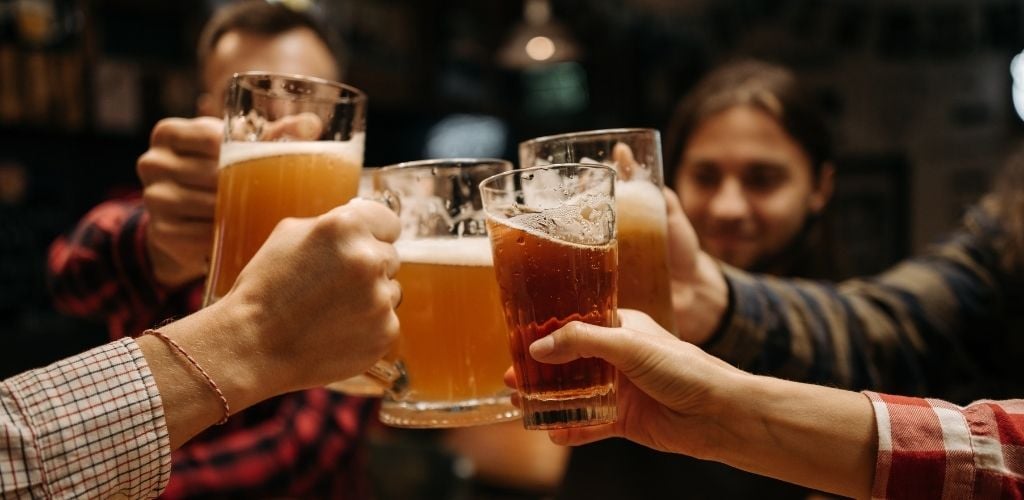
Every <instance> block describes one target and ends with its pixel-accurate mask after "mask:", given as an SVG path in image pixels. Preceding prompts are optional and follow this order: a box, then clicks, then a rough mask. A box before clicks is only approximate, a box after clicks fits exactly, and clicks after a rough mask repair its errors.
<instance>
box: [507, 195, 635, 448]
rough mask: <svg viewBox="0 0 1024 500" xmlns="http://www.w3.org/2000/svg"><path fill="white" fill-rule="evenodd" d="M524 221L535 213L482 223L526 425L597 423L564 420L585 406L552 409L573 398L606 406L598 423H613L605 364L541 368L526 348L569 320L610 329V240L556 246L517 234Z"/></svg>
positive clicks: (610, 377)
mask: <svg viewBox="0 0 1024 500" xmlns="http://www.w3.org/2000/svg"><path fill="white" fill-rule="evenodd" d="M531 217H536V215H535V214H529V215H522V216H518V217H513V218H511V219H508V220H506V221H504V222H499V221H496V220H495V219H493V218H488V220H487V225H488V230H489V231H490V233H491V245H492V248H493V252H494V262H495V268H494V271H495V275H496V276H497V279H498V286H499V287H500V289H501V293H502V297H503V299H504V313H505V318H506V321H507V323H508V329H509V333H508V335H509V344H510V348H511V351H512V362H513V364H514V366H515V369H516V375H517V382H518V384H519V388H518V389H519V392H520V397H521V399H522V408H523V418H524V420H525V423H526V426H527V428H547V427H563V426H566V425H579V424H578V423H576V422H575V421H576V420H588V422H586V424H594V423H601V420H602V419H601V416H600V415H596V416H594V415H590V416H587V417H584V418H582V419H581V418H574V416H573V415H569V413H573V412H580V411H586V410H587V409H588V405H582V406H578V407H574V408H570V407H566V408H564V409H559V402H560V401H566V400H580V399H593V400H600V401H604V402H605V403H606V404H607V402H610V404H611V407H612V413H611V415H610V418H607V419H604V421H606V422H607V421H614V418H615V416H614V404H615V403H614V401H615V399H614V396H615V395H614V381H615V369H614V368H613V367H612V366H611V365H610V364H608V363H607V362H606V361H604V360H601V359H598V358H586V359H578V360H575V361H572V362H569V363H566V364H560V365H558V364H544V363H540V362H537V361H535V360H534V359H533V358H532V357H531V356H530V353H529V348H530V344H531V343H533V342H534V341H535V340H537V339H539V338H541V337H544V336H545V335H548V334H550V333H552V332H554V331H555V330H557V329H559V328H561V327H562V326H564V325H566V324H568V323H569V322H571V321H582V322H585V323H591V324H594V325H600V326H615V325H616V323H617V320H616V314H615V310H616V288H617V274H618V273H617V270H616V259H617V246H616V242H615V241H614V240H612V241H611V242H610V243H609V244H604V245H599V246H589V245H583V244H573V243H567V242H563V241H556V240H554V239H551V238H549V237H547V236H544V235H541V234H540V233H538V232H534V231H530V230H527V229H525V228H526V227H530V226H531V221H528V220H525V221H524V220H523V219H529V218H531ZM517 222H525V224H519V223H517ZM598 406H599V405H598ZM595 417H596V418H595Z"/></svg>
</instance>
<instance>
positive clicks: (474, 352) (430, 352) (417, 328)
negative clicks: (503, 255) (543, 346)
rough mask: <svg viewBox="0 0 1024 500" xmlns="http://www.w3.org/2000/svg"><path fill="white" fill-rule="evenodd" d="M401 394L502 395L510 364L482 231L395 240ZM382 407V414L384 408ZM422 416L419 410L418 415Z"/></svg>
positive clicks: (428, 400)
mask: <svg viewBox="0 0 1024 500" xmlns="http://www.w3.org/2000/svg"><path fill="white" fill-rule="evenodd" d="M395 247H396V249H397V250H398V255H399V258H400V259H401V261H402V266H401V268H400V269H399V271H398V275H397V276H396V278H397V279H398V282H399V283H401V285H402V304H401V306H400V307H399V308H398V310H397V312H398V319H399V321H400V322H401V325H402V335H401V341H400V347H399V358H400V359H401V360H402V362H403V363H404V364H405V369H406V371H407V372H408V374H409V387H408V389H407V390H406V393H405V394H403V398H405V399H413V400H416V401H418V402H419V404H420V406H430V405H432V404H433V405H437V406H444V405H445V404H447V403H449V402H455V401H476V402H478V403H479V402H486V400H488V399H490V398H495V396H498V395H501V396H502V403H503V404H504V403H505V402H507V395H508V392H509V391H508V389H507V388H506V387H505V384H504V383H503V376H504V373H505V370H507V369H508V367H509V366H510V365H511V364H512V360H511V358H510V357H509V353H508V345H507V344H506V342H505V321H504V319H503V318H502V316H501V301H500V299H499V297H498V285H497V283H496V282H495V281H494V269H493V268H492V265H491V248H490V242H489V241H488V239H487V236H485V235H484V236H478V237H463V238H424V239H411V240H399V241H398V242H397V244H396V245H395ZM388 414H389V410H388V409H387V408H385V410H384V412H383V413H382V415H385V416H386V415H388ZM419 416H420V417H422V415H419Z"/></svg>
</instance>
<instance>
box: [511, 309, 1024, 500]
mask: <svg viewBox="0 0 1024 500" xmlns="http://www.w3.org/2000/svg"><path fill="white" fill-rule="evenodd" d="M619 313H620V320H621V325H622V326H621V328H605V327H600V326H596V325H590V324H586V323H581V322H574V323H570V324H569V325H567V326H566V327H563V328H562V329H560V330H558V331H556V332H554V333H552V334H551V335H549V336H547V337H544V338H542V339H539V340H537V341H535V342H534V343H533V344H532V345H531V346H530V355H531V356H533V358H534V359H536V360H538V361H540V362H543V363H567V362H570V361H573V360H576V359H580V358H592V357H599V358H602V359H605V360H607V361H608V362H610V363H611V364H613V365H615V367H616V368H617V369H618V370H619V372H620V374H621V375H622V377H620V380H619V392H618V397H617V404H618V414H619V419H618V420H617V421H616V422H615V423H612V424H604V425H596V426H590V427H576V428H568V429H558V430H553V431H549V436H550V437H551V440H552V441H553V442H555V443H559V444H563V445H570V446H575V445H580V444H585V443H590V442H593V441H595V440H600V439H605V438H608V437H616V436H617V437H624V438H626V439H629V440H631V441H634V442H636V443H640V444H642V445H644V446H648V447H651V448H653V449H657V450H661V451H664V452H674V453H685V454H688V455H692V456H694V457H698V458H702V459H706V460H714V461H718V462H723V463H726V464H730V465H732V466H735V467H738V468H741V469H745V470H748V471H751V472H755V473H759V474H765V475H769V476H772V477H775V478H778V479H781V480H784V481H792V482H795V483H799V484H803V485H805V486H808V487H812V488H817V489H820V490H823V491H828V492H831V493H835V494H839V495H843V496H847V497H853V498H869V497H870V498H893V499H900V498H1021V497H1022V496H1024V461H1022V460H1020V458H1021V457H1020V450H1021V449H1024V399H1016V400H1006V401H991V400H986V401H978V402H975V403H973V404H971V405H969V406H967V407H958V406H956V405H953V404H950V403H946V402H943V401H939V400H936V399H923V398H914V397H906V396H892V395H886V394H880V393H876V392H868V391H865V392H864V393H863V394H857V393H855V392H850V391H846V390H841V389H834V388H829V387H821V386H816V385H810V384H803V383H797V382H790V381H786V380H782V379H777V378H770V377H764V376H757V375H753V374H750V373H746V372H743V371H741V370H739V369H737V368H734V367H733V366H731V365H729V364H728V363H725V362H723V361H721V360H719V359H717V358H715V357H713V356H710V355H708V354H707V353H705V352H704V351H701V350H700V349H698V348H696V347H695V346H693V345H692V344H689V343H686V342H683V341H680V340H679V339H677V338H676V337H675V336H673V335H672V334H670V333H669V332H667V331H665V330H664V329H662V328H661V327H660V326H659V325H658V324H657V323H656V322H655V321H654V320H652V319H651V318H650V317H648V316H646V315H645V314H643V313H640V312H639V311H631V310H620V311H619ZM509 377H514V373H510V374H509ZM507 382H508V383H509V384H510V385H512V384H513V383H514V381H512V380H508V381H507ZM594 479H595V480H597V479H598V478H594ZM671 484H672V488H673V489H674V491H675V492H676V494H678V495H682V496H686V497H688V496H689V495H688V494H689V492H690V491H691V490H692V489H693V488H694V487H695V486H696V485H694V484H693V481H685V480H676V481H673V482H672V483H671ZM756 497H757V498H760V496H756ZM637 498H639V497H637Z"/></svg>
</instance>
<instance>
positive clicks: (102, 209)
mask: <svg viewBox="0 0 1024 500" xmlns="http://www.w3.org/2000/svg"><path fill="white" fill-rule="evenodd" d="M147 220H148V218H147V214H146V212H145V210H144V209H143V205H142V202H141V200H140V199H138V198H132V199H125V200H115V201H108V202H106V203H103V204H101V205H99V206H98V207H96V208H95V209H93V210H92V211H91V212H90V213H89V214H87V215H86V216H85V217H84V218H83V220H82V221H81V222H80V223H79V225H78V227H76V228H75V230H74V231H73V232H71V233H70V234H69V235H67V236H65V237H62V238H59V239H58V240H56V241H55V242H54V243H53V245H52V246H51V247H50V256H49V272H50V277H49V278H50V286H51V289H52V290H53V292H54V298H55V301H56V304H57V307H58V308H59V309H61V310H62V311H64V312H66V313H68V314H71V315H75V316H80V317H87V318H94V319H103V320H106V321H107V324H108V326H109V330H110V334H111V337H112V338H114V339H118V338H122V337H125V336H130V335H135V334H138V333H140V332H141V331H142V330H144V329H146V328H149V327H151V326H153V325H155V324H157V323H159V322H160V321H162V320H164V319H166V318H171V317H181V316H184V315H187V314H188V313H190V312H193V311H195V310H197V309H198V308H199V306H200V304H201V300H202V296H201V294H202V284H201V283H198V282H197V283H193V284H190V285H188V286H185V287H183V288H182V289H180V290H167V289H164V288H162V287H161V286H159V285H158V284H157V282H156V280H155V278H154V277H153V273H152V267H151V266H150V264H149V261H148V255H147V251H146V248H145V240H144V237H145V233H146V224H147ZM374 410H375V407H374V404H373V403H372V401H370V400H367V399H362V398H353V397H347V396H344V395H341V394H337V393H334V392H331V391H328V390H326V389H311V390H307V391H302V392H297V393H292V394H287V395H285V396H281V397H278V398H274V399H271V400H269V401H265V402H263V403H261V404H258V405H256V406H253V407H252V408H249V409H247V410H245V411H243V412H241V413H239V414H236V415H234V416H232V417H231V419H230V420H228V422H227V423H226V424H224V425H221V426H215V427H211V428H210V429H208V430H207V431H205V432H203V433H201V434H200V435H198V436H197V437H195V438H193V439H192V440H191V441H189V442H188V443H186V444H185V445H184V446H183V447H182V448H180V449H179V450H177V451H175V452H174V454H173V464H174V473H173V475H172V476H171V480H170V484H169V485H168V486H167V490H166V492H165V493H164V496H165V497H169V498H182V497H196V496H216V497H218V498H225V497H236V498H259V497H282V496H287V497H301V498H364V497H367V496H369V491H368V487H369V486H368V483H367V481H366V477H367V471H366V464H365V457H364V456H363V448H364V447H363V446H362V445H363V439H364V430H365V428H366V425H367V423H368V422H369V420H370V418H371V416H372V415H373V413H374Z"/></svg>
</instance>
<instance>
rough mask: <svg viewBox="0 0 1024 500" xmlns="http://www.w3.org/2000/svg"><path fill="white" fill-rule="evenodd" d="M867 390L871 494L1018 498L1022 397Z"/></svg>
mask: <svg viewBox="0 0 1024 500" xmlns="http://www.w3.org/2000/svg"><path fill="white" fill-rule="evenodd" d="M866 394H867V395H868V397H869V398H870V399H871V404H872V406H873V407H874V410H875V420H876V421H877V422H878V459H877V460H876V462H875V482H874V485H873V486H872V490H871V497H872V498H892V499H903V498H907V499H918V498H957V499H959V498H1024V400H1010V401H978V402H976V403H973V404H971V405H969V406H966V407H959V406H956V405H953V404H950V403H947V402H944V401H939V400H937V399H921V398H910V397H904V396H889V395H884V394H877V393H873V392H866Z"/></svg>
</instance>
